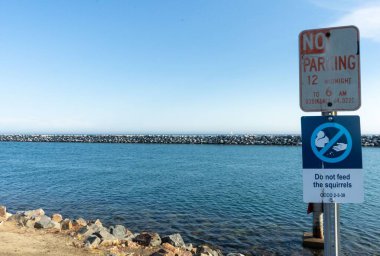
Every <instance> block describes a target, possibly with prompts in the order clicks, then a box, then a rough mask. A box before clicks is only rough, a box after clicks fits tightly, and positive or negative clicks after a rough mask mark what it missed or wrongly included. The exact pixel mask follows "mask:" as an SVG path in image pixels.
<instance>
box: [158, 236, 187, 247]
mask: <svg viewBox="0 0 380 256" xmlns="http://www.w3.org/2000/svg"><path fill="white" fill-rule="evenodd" d="M162 243H169V244H171V245H174V246H176V247H185V246H186V245H185V242H184V241H183V239H182V236H181V235H180V234H178V233H176V234H172V235H169V236H165V237H163V238H162Z"/></svg>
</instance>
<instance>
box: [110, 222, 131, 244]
mask: <svg viewBox="0 0 380 256" xmlns="http://www.w3.org/2000/svg"><path fill="white" fill-rule="evenodd" d="M109 231H110V233H111V234H112V235H114V236H115V237H116V238H117V239H120V240H122V239H124V238H125V237H126V236H127V234H126V231H127V230H126V229H125V227H124V226H123V225H116V226H110V227H109Z"/></svg>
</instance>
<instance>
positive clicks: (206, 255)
mask: <svg viewBox="0 0 380 256" xmlns="http://www.w3.org/2000/svg"><path fill="white" fill-rule="evenodd" d="M196 256H223V254H222V252H221V251H220V250H219V249H216V248H211V246H209V245H200V246H198V248H197V253H196Z"/></svg>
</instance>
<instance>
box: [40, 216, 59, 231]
mask: <svg viewBox="0 0 380 256" xmlns="http://www.w3.org/2000/svg"><path fill="white" fill-rule="evenodd" d="M34 227H35V228H37V229H41V228H44V229H46V228H54V229H61V225H60V224H59V223H58V222H55V221H53V220H51V219H50V218H49V217H48V216H46V215H43V216H41V218H40V220H38V221H36V223H35V224H34Z"/></svg>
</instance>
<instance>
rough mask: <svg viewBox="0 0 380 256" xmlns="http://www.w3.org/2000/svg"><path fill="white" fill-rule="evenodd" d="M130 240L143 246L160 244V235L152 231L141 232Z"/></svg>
mask: <svg viewBox="0 0 380 256" xmlns="http://www.w3.org/2000/svg"><path fill="white" fill-rule="evenodd" d="M132 241H133V242H136V243H138V244H140V245H144V246H158V245H160V244H161V238H160V235H159V234H157V233H153V232H142V233H140V234H139V235H137V236H136V237H135V238H133V239H132Z"/></svg>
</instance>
